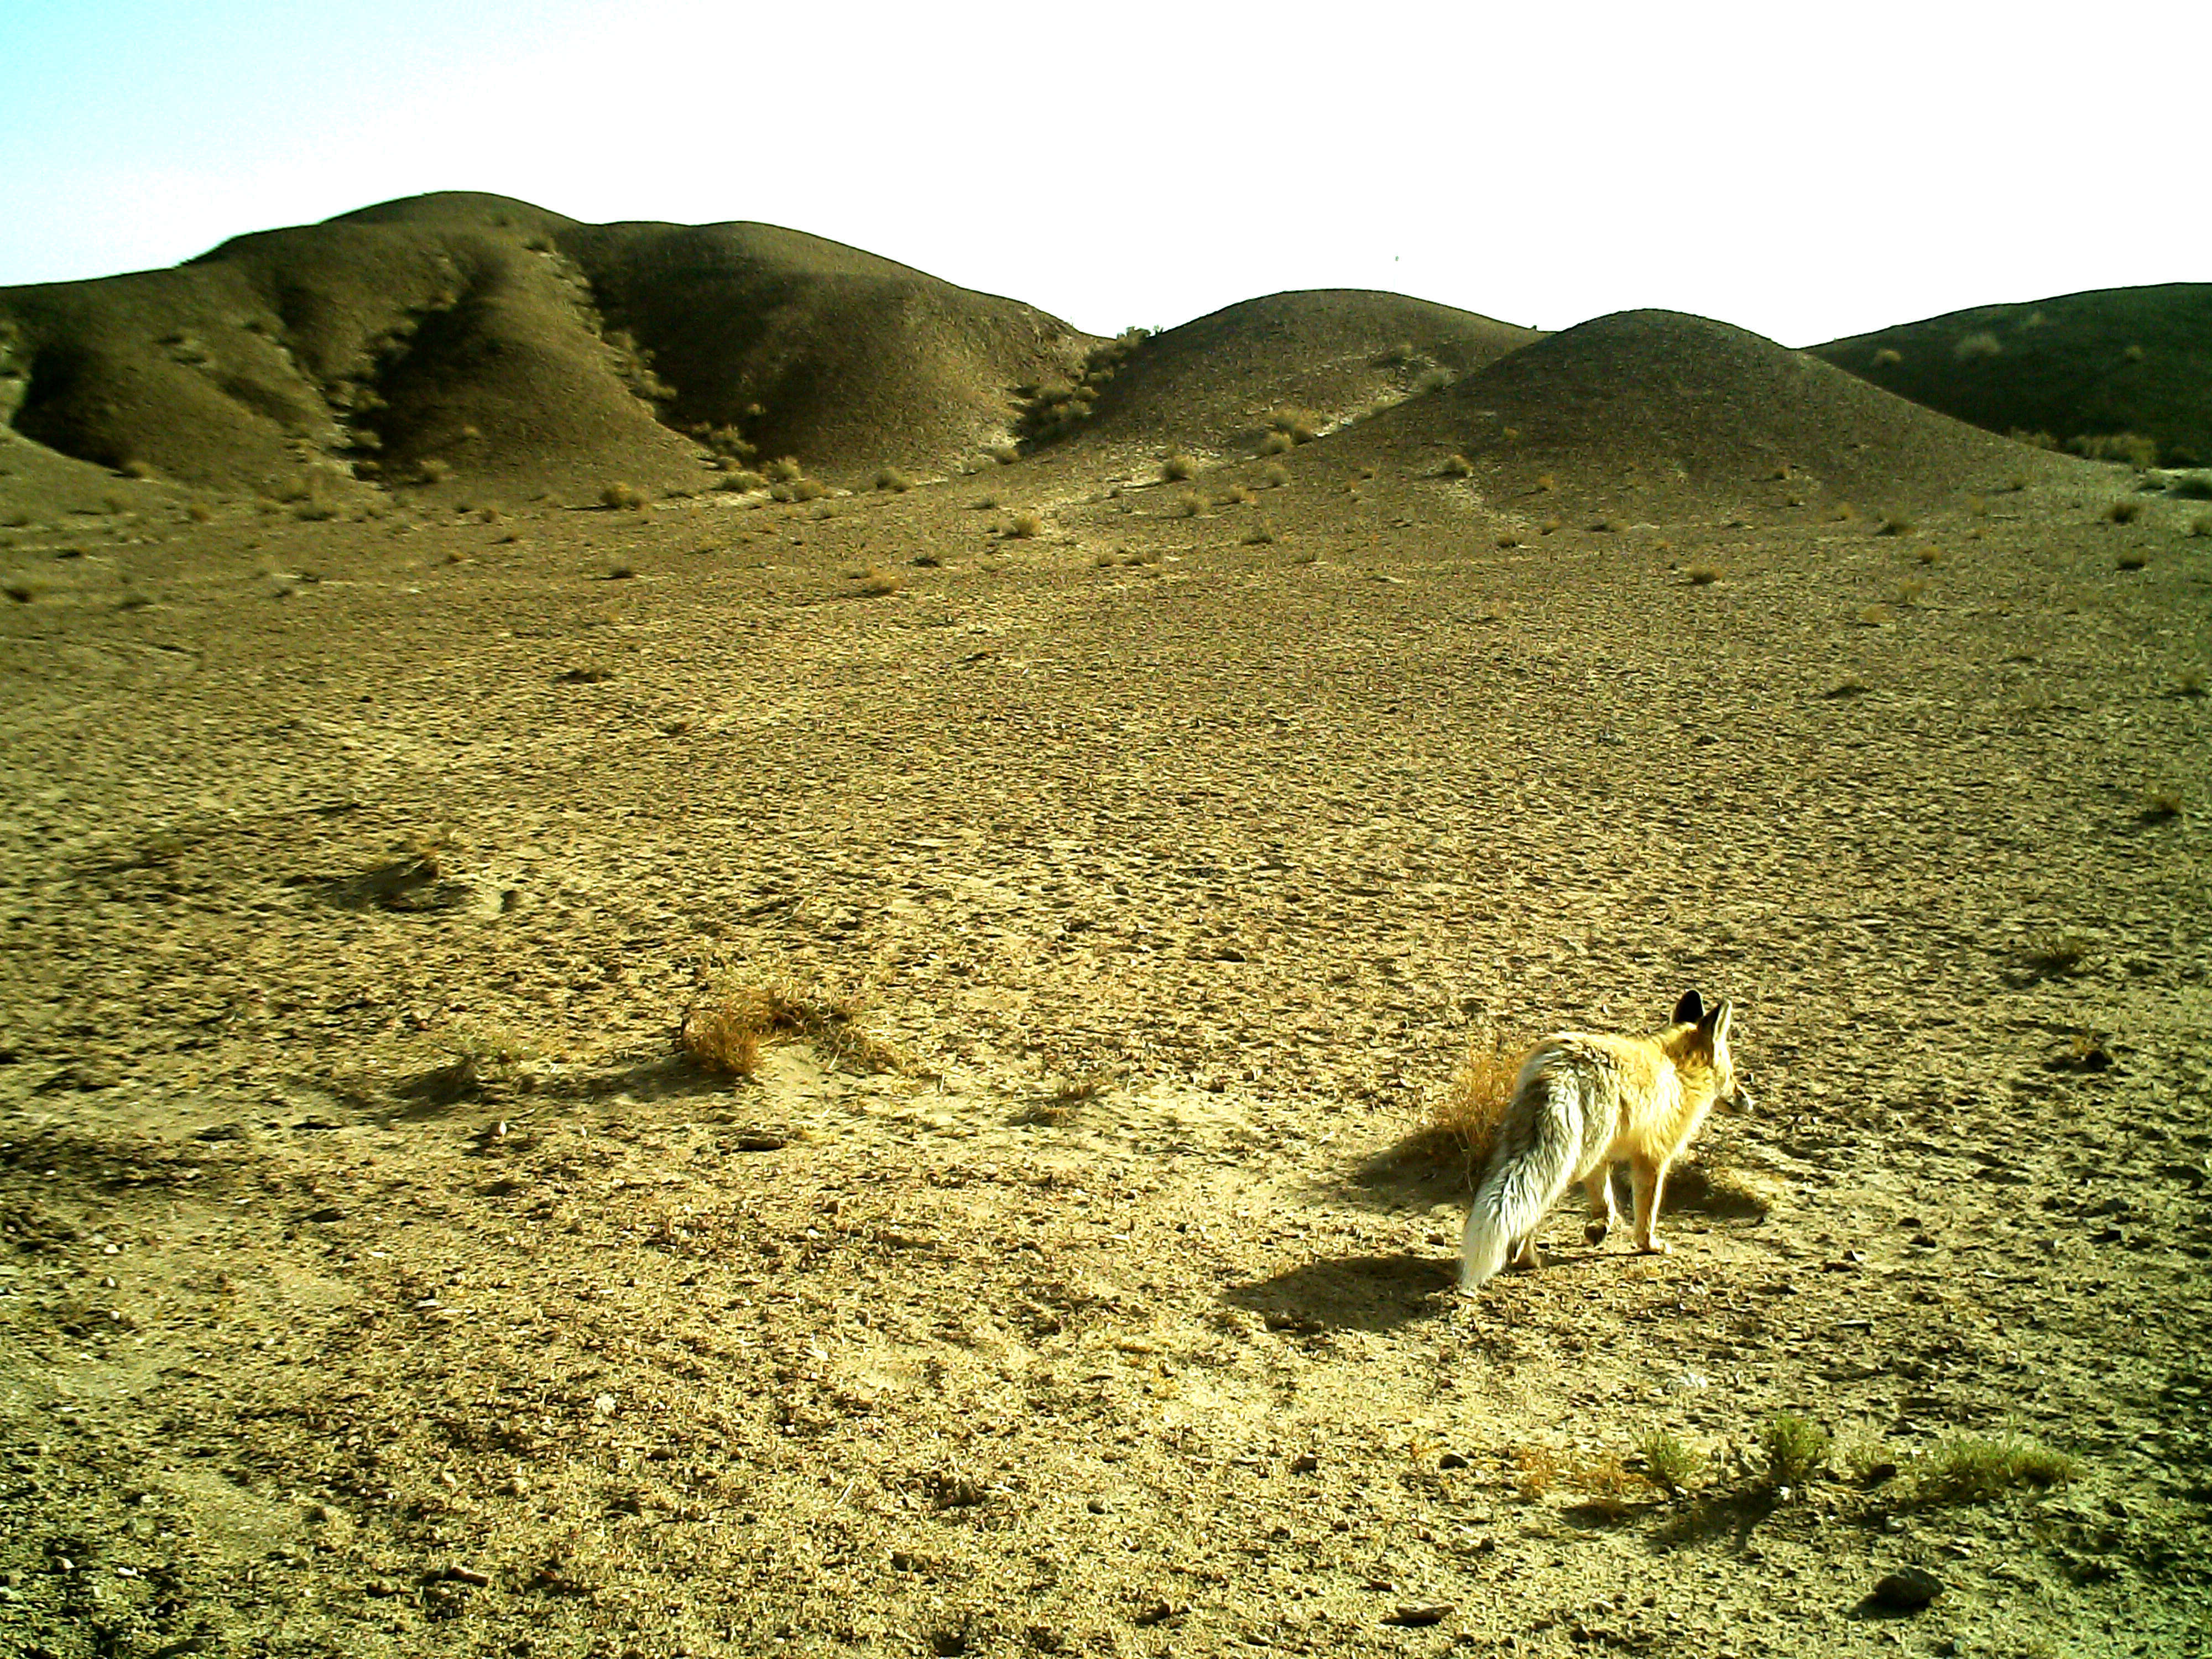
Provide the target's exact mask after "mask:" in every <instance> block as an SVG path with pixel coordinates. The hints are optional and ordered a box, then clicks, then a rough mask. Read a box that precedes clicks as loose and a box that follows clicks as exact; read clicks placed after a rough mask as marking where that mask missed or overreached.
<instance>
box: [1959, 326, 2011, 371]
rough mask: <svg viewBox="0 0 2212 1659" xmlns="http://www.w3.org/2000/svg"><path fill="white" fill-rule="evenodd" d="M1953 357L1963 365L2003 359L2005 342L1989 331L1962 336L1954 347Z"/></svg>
mask: <svg viewBox="0 0 2212 1659" xmlns="http://www.w3.org/2000/svg"><path fill="white" fill-rule="evenodd" d="M1951 355H1952V356H1954V357H1955V358H1957V359H1958V360H1959V362H1962V363H1971V362H1980V361H1982V360H1984V359H1986V358H1990V357H2002V356H2004V342H2003V341H2002V340H2000V339H1998V338H1997V337H1996V335H1994V334H1991V333H1990V332H1989V331H1987V330H1984V331H1982V332H1980V333H1978V334H1966V335H1961V336H1960V338H1959V340H1958V342H1957V343H1955V344H1954V345H1953V346H1952V348H1951Z"/></svg>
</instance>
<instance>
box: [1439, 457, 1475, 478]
mask: <svg viewBox="0 0 2212 1659" xmlns="http://www.w3.org/2000/svg"><path fill="white" fill-rule="evenodd" d="M1443 476H1444V477H1447V478H1472V477H1474V462H1473V461H1470V460H1469V459H1468V458H1467V457H1466V456H1464V455H1460V454H1454V455H1452V456H1450V457H1449V459H1446V460H1445V462H1444V465H1443Z"/></svg>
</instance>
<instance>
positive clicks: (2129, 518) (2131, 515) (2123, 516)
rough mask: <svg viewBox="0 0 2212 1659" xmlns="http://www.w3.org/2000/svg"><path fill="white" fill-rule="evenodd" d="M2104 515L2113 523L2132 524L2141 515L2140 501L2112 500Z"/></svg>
mask: <svg viewBox="0 0 2212 1659" xmlns="http://www.w3.org/2000/svg"><path fill="white" fill-rule="evenodd" d="M2105 517H2106V519H2107V520H2110V521H2111V522H2112V523H2113V524H2133V523H2134V522H2135V521H2136V520H2137V519H2140V518H2141V517H2142V502H2141V501H2114V502H2113V503H2112V505H2111V506H2110V507H2106V509H2105Z"/></svg>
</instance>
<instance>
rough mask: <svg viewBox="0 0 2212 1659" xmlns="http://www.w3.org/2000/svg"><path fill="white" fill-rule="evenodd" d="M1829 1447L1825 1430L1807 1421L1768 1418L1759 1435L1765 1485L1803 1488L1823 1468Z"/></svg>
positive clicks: (1786, 1416) (1780, 1416)
mask: <svg viewBox="0 0 2212 1659" xmlns="http://www.w3.org/2000/svg"><path fill="white" fill-rule="evenodd" d="M1831 1443H1832V1442H1831V1439H1830V1437H1829V1434H1828V1431H1827V1430H1826V1429H1824V1428H1822V1427H1821V1426H1820V1425H1819V1424H1817V1423H1815V1422H1814V1421H1812V1419H1809V1418H1804V1417H1800V1416H1798V1415H1797V1414H1796V1413H1794V1412H1783V1413H1779V1414H1778V1415H1777V1416H1775V1417H1772V1418H1770V1419H1768V1420H1767V1422H1766V1424H1765V1426H1764V1427H1763V1428H1761V1429H1760V1430H1759V1452H1760V1454H1761V1455H1762V1457H1763V1458H1764V1460H1765V1468H1764V1470H1763V1473H1764V1474H1765V1480H1766V1484H1767V1485H1768V1486H1803V1485H1804V1484H1805V1483H1806V1482H1807V1481H1808V1480H1811V1479H1812V1478H1813V1477H1814V1475H1816V1474H1819V1473H1820V1471H1821V1470H1822V1469H1823V1468H1826V1465H1827V1462H1828V1449H1829V1447H1830V1445H1831Z"/></svg>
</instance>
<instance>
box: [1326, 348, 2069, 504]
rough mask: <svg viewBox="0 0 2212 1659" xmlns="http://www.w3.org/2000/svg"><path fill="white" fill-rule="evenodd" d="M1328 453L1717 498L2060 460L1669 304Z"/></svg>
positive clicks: (1923, 479) (1971, 477)
mask: <svg viewBox="0 0 2212 1659" xmlns="http://www.w3.org/2000/svg"><path fill="white" fill-rule="evenodd" d="M1329 445H1330V449H1331V451H1332V452H1333V453H1338V454H1341V455H1343V456H1346V457H1348V458H1353V459H1364V458H1366V457H1368V456H1370V455H1371V454H1376V453H1382V452H1385V451H1394V452H1399V453H1400V457H1401V459H1404V454H1403V452H1407V451H1415V452H1424V451H1425V452H1426V453H1427V454H1428V455H1430V456H1431V457H1433V459H1435V461H1436V462H1437V463H1438V464H1443V463H1444V462H1445V461H1446V460H1447V459H1448V458H1449V456H1451V455H1453V454H1455V453H1456V454H1459V455H1462V456H1464V457H1466V458H1467V459H1468V460H1470V461H1472V462H1475V463H1477V464H1479V465H1480V466H1481V467H1482V468H1483V469H1484V470H1485V471H1489V472H1492V473H1496V474H1498V475H1499V476H1500V477H1503V478H1504V479H1506V480H1509V481H1511V482H1514V483H1518V484H1520V485H1522V486H1524V487H1525V486H1527V485H1529V484H1531V483H1533V482H1534V480H1535V479H1537V478H1538V477H1540V476H1545V475H1549V476H1551V477H1554V478H1555V479H1556V478H1559V477H1565V478H1569V479H1572V480H1574V481H1575V482H1577V483H1582V484H1585V485H1596V484H1601V483H1609V482H1612V481H1614V480H1620V479H1626V478H1628V477H1634V478H1635V479H1636V480H1638V482H1639V483H1641V484H1642V485H1643V486H1644V487H1645V488H1648V489H1655V490H1656V491H1659V492H1662V493H1666V494H1696V495H1732V494H1733V493H1734V492H1735V490H1737V489H1739V488H1740V487H1741V486H1742V485H1745V484H1748V483H1755V482H1758V481H1760V480H1768V481H1777V480H1778V475H1779V474H1782V473H1783V472H1784V469H1787V473H1788V477H1790V478H1791V479H1793V480H1798V481H1802V483H1806V484H1809V485H1825V486H1826V487H1828V488H1830V489H1834V490H1837V491H1848V492H1854V493H1860V494H1864V495H1869V496H1870V497H1872V496H1879V497H1881V499H1884V500H1905V499H1909V498H1911V497H1913V496H1916V495H1928V494H1930V493H1934V492H1938V491H1942V490H1945V489H1955V488H1958V487H1960V486H1961V485H1962V484H1966V483H1974V482H1980V483H1990V482H1993V481H2000V480H2002V479H2003V478H2005V477H2009V476H2016V475H2018V474H2020V473H2021V472H2022V471H2029V470H2034V469H2038V468H2043V467H2051V466H2058V465H2063V463H2061V462H2059V461H2057V459H2056V458H2053V457H2051V456H2048V455H2045V454H2043V453H2040V452H2038V451H2034V450H2032V449H2029V448H2027V447H2026V446H2023V445H2020V444H2015V443H2012V442H2009V441H2007V440H2005V439H2002V438H1998V437H1995V436H1993V435H1990V434H1989V433H1986V432H1984V431H1981V430H1979V429H1978V428H1973V427H1970V426H1966V425H1964V424H1962V423H1961V422H1957V421H1953V420H1950V419H1948V418H1947V417H1945V416H1941V415H1937V414H1934V413H1932V412H1931V411H1929V410H1925V409H1922V408H1920V407H1919V406H1917V404H1911V403H1907V402H1906V401H1905V399H1903V398H1894V397H1892V396H1890V395H1889V394H1887V393H1886V392H1880V391H1878V390H1876V389H1875V388H1874V387H1872V386H1868V385H1866V384H1865V383H1864V382H1863V381H1860V380H1855V379H1853V378H1852V377H1851V376H1850V375H1848V374H1844V373H1843V372H1842V371H1841V370H1838V369H1836V368H1832V367H1830V366H1829V365H1828V364H1826V363H1824V362H1820V361H1819V360H1818V359H1816V358H1813V357H1810V356H1806V355H1805V354H1804V353H1802V352H1796V351H1791V350H1790V349H1787V348H1786V347H1784V346H1779V345H1777V344H1776V343H1774V342H1773V341H1771V340H1769V339H1766V338H1765V337H1763V336H1760V335H1757V334H1753V333H1750V332H1748V331H1746V330H1743V329H1740V328H1735V327H1732V326H1731V325H1729V324H1726V323H1717V322H1713V321H1711V320H1710V319H1706V318H1703V317H1692V316H1686V315H1684V314H1682V313H1679V312H1668V311H1627V312H1618V313H1613V315H1611V316H1607V317H1600V318H1598V319H1595V320H1594V321H1591V322H1588V323H1583V324H1582V325H1579V326H1577V327H1575V328H1571V329H1568V330H1566V331H1564V332H1562V333H1559V334H1555V335H1553V336H1551V337H1549V338H1547V339H1545V340H1542V341H1541V342H1539V343H1536V344H1534V345H1531V346H1528V347H1526V348H1524V349H1522V350H1520V351H1516V352H1515V353H1513V354H1512V355H1511V356H1508V357H1504V358H1501V359H1499V360H1498V362H1494V363H1492V364H1491V365H1490V366H1489V367H1487V368H1482V369H1479V370H1477V371H1476V372H1475V373H1474V374H1470V375H1468V376H1467V377H1466V378H1465V379H1463V380H1460V381H1458V382H1457V383H1456V384H1455V385H1453V386H1449V387H1448V388H1446V389H1444V390H1443V391H1441V392H1434V393H1431V394H1430V395H1427V396H1425V397H1419V398H1413V399H1411V400H1409V401H1407V402H1406V403H1403V404H1399V405H1398V406H1397V407H1396V408H1395V409H1390V410H1384V411H1383V413H1381V414H1379V415H1377V416H1376V417H1375V418H1374V419H1373V420H1371V421H1366V422H1361V423H1360V424H1359V425H1358V426H1356V427H1354V428H1351V429H1349V430H1348V431H1346V432H1345V433H1343V434H1342V435H1339V436H1337V437H1334V438H1332V439H1331V440H1329Z"/></svg>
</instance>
